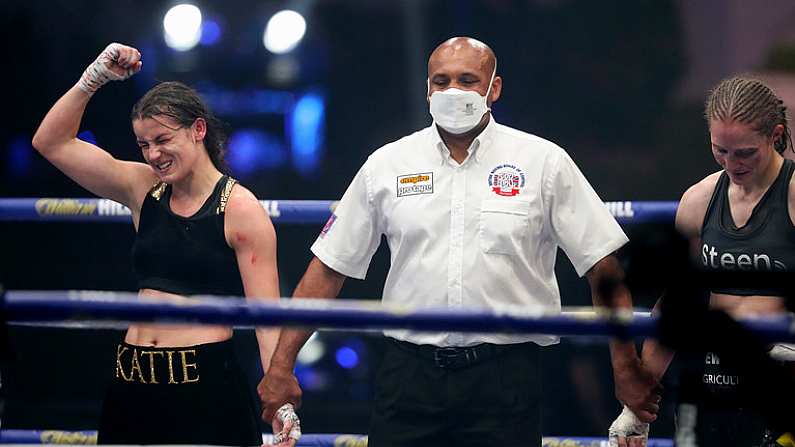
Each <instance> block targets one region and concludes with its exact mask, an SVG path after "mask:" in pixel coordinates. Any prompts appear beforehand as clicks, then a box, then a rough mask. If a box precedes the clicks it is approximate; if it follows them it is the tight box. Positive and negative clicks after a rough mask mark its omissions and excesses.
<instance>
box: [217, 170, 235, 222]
mask: <svg viewBox="0 0 795 447" xmlns="http://www.w3.org/2000/svg"><path fill="white" fill-rule="evenodd" d="M235 183H237V181H236V180H235V179H233V178H232V177H229V178H227V179H226V185H224V190H223V191H221V200H220V202H221V203H219V204H218V208H216V210H215V214H221V213H223V212H224V211H225V210H226V202H228V201H229V196H230V195H231V194H232V187H234V186H235Z"/></svg>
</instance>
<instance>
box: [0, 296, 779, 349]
mask: <svg viewBox="0 0 795 447" xmlns="http://www.w3.org/2000/svg"><path fill="white" fill-rule="evenodd" d="M2 308H3V310H4V312H5V313H6V317H7V318H8V320H10V321H16V322H33V321H35V322H47V321H64V320H67V321H68V320H85V319H93V320H115V321H129V322H132V321H137V322H153V323H169V324H173V323H189V324H199V323H200V324H223V325H227V326H234V325H243V326H308V327H319V328H324V329H348V330H349V329H358V330H362V329H364V330H381V329H411V330H423V331H456V332H499V333H524V334H553V335H560V336H618V337H623V338H632V337H654V336H656V334H657V323H658V321H657V317H655V316H641V315H637V316H635V315H633V314H632V312H627V311H621V312H612V313H608V312H606V311H601V310H600V311H597V312H594V313H592V314H582V313H573V314H549V313H544V312H542V311H540V310H538V309H528V308H526V307H520V306H503V307H500V308H497V309H460V310H449V309H436V308H424V309H412V308H408V307H399V306H387V305H383V304H381V303H378V302H373V301H369V302H362V301H359V300H328V299H300V298H296V299H289V298H282V299H278V300H277V299H261V300H259V299H254V300H251V299H249V300H246V299H229V297H226V298H223V297H214V296H196V297H192V298H191V299H189V300H185V301H179V302H173V301H161V300H143V299H140V298H139V296H138V294H136V293H127V292H92V291H75V290H72V291H35V290H28V291H24V290H9V291H7V292H6V293H5V296H4V298H3V300H2ZM794 323H795V322H794V321H793V318H792V317H791V316H788V315H786V316H785V315H782V316H776V317H767V318H755V319H748V320H742V324H743V325H744V326H746V327H747V329H749V330H750V331H751V332H754V333H755V334H756V335H757V336H758V337H759V338H761V339H763V340H764V341H767V342H774V341H775V342H795V330H794V329H795V324H794Z"/></svg>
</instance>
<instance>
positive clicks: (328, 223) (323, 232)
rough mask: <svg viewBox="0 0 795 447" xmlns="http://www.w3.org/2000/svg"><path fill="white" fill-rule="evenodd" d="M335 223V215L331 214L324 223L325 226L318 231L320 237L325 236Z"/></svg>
mask: <svg viewBox="0 0 795 447" xmlns="http://www.w3.org/2000/svg"><path fill="white" fill-rule="evenodd" d="M336 221H337V215H336V214H334V213H331V217H329V218H328V220H327V221H326V225H323V229H322V230H320V237H324V236H326V233H328V232H329V231H331V227H333V226H334V222H336Z"/></svg>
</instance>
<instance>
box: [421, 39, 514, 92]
mask: <svg viewBox="0 0 795 447" xmlns="http://www.w3.org/2000/svg"><path fill="white" fill-rule="evenodd" d="M496 66H497V58H496V56H494V52H493V51H491V48H489V46H488V45H486V44H485V43H483V42H481V41H479V40H477V39H473V38H471V37H453V38H452V39H448V40H446V41H444V42H442V44H441V45H439V46H438V47H436V49H435V50H433V53H431V57H430V58H429V59H428V98H430V97H431V95H432V94H433V93H434V92H438V91H444V90H447V89H449V88H457V89H459V90H471V91H476V92H478V94H479V95H481V96H484V95H487V93H488V96H487V98H486V101H487V102H488V104H489V106H490V105H491V103H492V102H494V101H496V100H497V99H498V98H499V97H500V92H501V91H502V79H501V78H500V77H499V76H496V75H495V77H494V79H493V82H492V75H493V74H494V73H495V71H494V69H495V67H496Z"/></svg>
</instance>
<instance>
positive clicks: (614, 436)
mask: <svg viewBox="0 0 795 447" xmlns="http://www.w3.org/2000/svg"><path fill="white" fill-rule="evenodd" d="M608 433H609V437H610V442H609V445H610V447H618V438H620V437H621V438H641V439H642V443H641V445H644V446H645V445H646V441H647V440H648V439H649V424H647V423H645V422H641V420H640V419H638V417H637V416H635V413H633V412H632V410H630V409H629V408H627V407H626V406H625V407H624V410H623V411H622V412H621V414H619V415H618V417H617V418H616V420H615V421H613V423H612V424H610V429H609V430H608Z"/></svg>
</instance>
